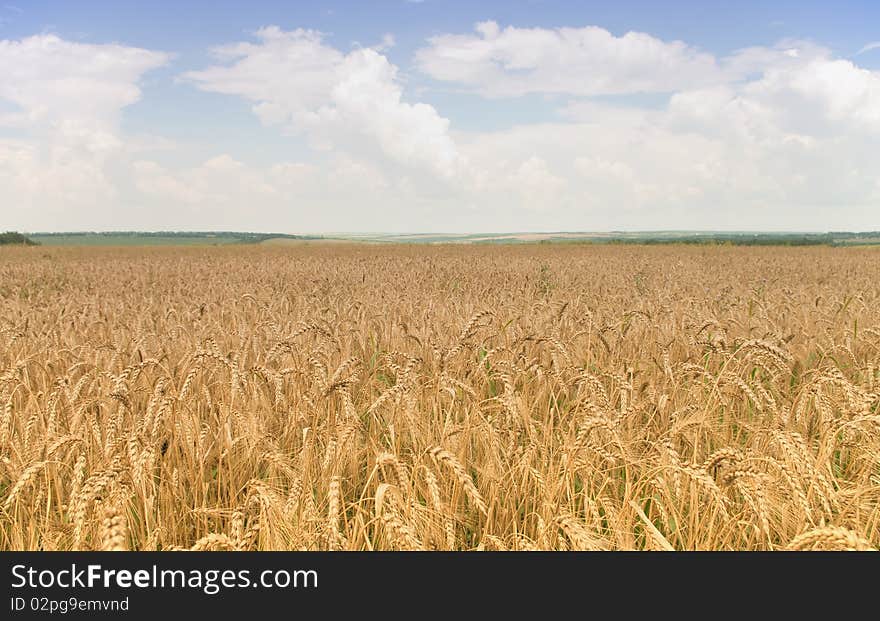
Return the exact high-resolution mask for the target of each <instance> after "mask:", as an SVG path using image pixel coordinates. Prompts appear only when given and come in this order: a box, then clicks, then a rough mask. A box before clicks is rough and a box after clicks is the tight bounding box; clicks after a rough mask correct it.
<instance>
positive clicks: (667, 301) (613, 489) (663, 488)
mask: <svg viewBox="0 0 880 621" xmlns="http://www.w3.org/2000/svg"><path fill="white" fill-rule="evenodd" d="M877 283H880V252H878V251H877V250H876V249H870V248H846V249H844V248H761V247H758V248H734V247H724V246H711V247H700V246H669V247H660V246H642V247H637V246H589V245H577V244H571V245H567V244H563V245H541V244H535V245H532V244H525V245H521V246H497V247H495V246H452V245H450V246H373V245H356V244H312V243H303V244H290V245H288V246H275V247H262V246H251V247H237V248H235V247H229V248H221V247H217V248H183V247H180V248H83V249H76V248H42V247H36V248H3V249H0V549H4V550H13V549H16V550H39V549H44V550H56V549H58V550H63V549H112V550H121V549H132V550H190V549H192V550H220V549H223V550H226V549H228V550H257V549H260V550H319V549H332V550H379V549H406V550H420V549H425V550H440V549H443V550H535V549H558V550H612V549H639V550H707V549H712V550H716V549H717V550H776V549H791V550H813V549H823V550H825V549H854V550H862V549H876V548H878V547H880V287H878V285H877Z"/></svg>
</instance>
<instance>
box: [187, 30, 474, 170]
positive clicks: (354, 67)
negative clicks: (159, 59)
mask: <svg viewBox="0 0 880 621" xmlns="http://www.w3.org/2000/svg"><path fill="white" fill-rule="evenodd" d="M256 34H257V38H258V39H259V42H258V43H247V42H244V43H236V44H233V45H228V46H223V47H221V48H218V49H217V50H216V54H217V57H218V59H219V60H221V61H223V62H224V64H218V65H215V66H212V67H209V68H207V69H204V70H202V71H191V72H188V73H186V74H185V75H184V78H185V79H187V80H190V81H192V82H193V83H194V84H196V85H197V86H198V87H199V88H201V89H203V90H206V91H213V92H218V93H226V94H231V95H238V96H241V97H243V98H245V99H248V100H250V101H252V102H254V105H253V110H254V113H255V114H257V116H259V118H260V120H261V121H262V122H263V123H265V124H266V125H278V126H281V127H282V128H284V129H285V130H287V131H289V132H293V133H300V132H304V133H306V134H307V135H308V137H309V138H310V139H311V141H312V144H313V145H314V146H317V147H320V148H325V149H330V148H338V149H341V150H343V151H346V150H350V151H356V152H362V153H368V154H372V151H375V152H376V153H378V154H379V155H381V156H383V157H385V158H388V159H389V160H391V161H392V162H394V163H395V164H396V165H398V166H404V167H416V168H421V169H423V170H427V171H429V172H430V173H432V174H433V175H436V176H439V177H441V178H447V179H448V178H451V177H453V176H454V175H455V174H456V173H457V172H458V170H459V168H460V166H461V162H460V159H459V154H458V152H457V150H456V148H455V144H454V143H453V141H452V139H451V138H450V137H449V132H448V129H449V121H448V120H447V119H445V118H443V117H441V116H440V115H439V114H438V113H437V111H436V110H435V109H434V108H433V107H431V106H429V105H427V104H423V103H415V104H411V103H407V102H405V101H403V89H402V86H401V83H400V79H399V76H398V70H397V67H395V66H394V65H393V64H391V63H390V62H389V61H388V59H387V58H386V57H385V56H384V55H382V54H381V53H380V51H379V49H382V48H383V46H384V47H387V46H389V45H391V44H392V43H393V39H390V38H388V37H386V38H385V39H384V41H383V45H382V46H380V47H379V48H378V49H372V48H362V49H355V50H353V51H351V52H349V53H347V54H346V53H343V52H340V51H339V50H337V49H335V48H333V47H331V46H329V45H327V44H325V43H324V41H323V36H322V35H321V33H318V32H315V31H311V30H301V29H299V30H294V31H292V32H285V31H282V30H280V29H279V28H277V27H275V26H271V27H268V28H263V29H262V30H260V31H258V32H257V33H256Z"/></svg>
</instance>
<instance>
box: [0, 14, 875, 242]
mask: <svg viewBox="0 0 880 621" xmlns="http://www.w3.org/2000/svg"><path fill="white" fill-rule="evenodd" d="M2 2H3V0H0V77H3V78H4V81H5V86H0V188H5V189H0V193H6V196H0V198H2V202H0V204H2V206H0V228H18V229H24V230H31V231H33V230H69V229H105V230H106V229H121V228H125V229H128V228H142V229H151V230H156V229H211V228H214V229H227V228H235V229H248V230H267V231H268V230H271V231H287V232H297V231H305V232H321V231H342V230H345V231H365V230H370V231H376V230H383V231H425V232H433V231H461V232H480V231H512V230H610V229H631V230H638V229H681V228H694V229H754V230H759V229H761V230H764V229H768V230H783V229H784V230H826V229H840V228H849V229H862V230H864V229H871V228H873V229H880V182H878V181H877V180H878V179H880V164H878V161H880V158H878V157H876V148H875V146H874V145H876V144H878V143H880V141H878V138H880V45H878V46H876V47H871V44H872V43H876V42H878V41H880V4H878V3H876V2H838V3H833V4H832V3H827V2H825V3H820V2H773V3H766V2H742V3H735V4H734V3H722V2H717V3H711V2H681V1H679V2H665V3H662V6H661V3H656V2H615V3H607V2H557V1H549V0H547V1H544V0H534V1H525V2H482V3H475V2H443V1H439V0H425V1H424V2H407V1H405V0H376V1H372V2H366V1H362V2H322V3H316V2H315V3H307V2H298V3H291V2H280V1H276V2H266V1H259V0H256V1H251V2H247V3H242V2H229V1H220V2H210V3H209V2H187V3H177V2H156V1H154V2H130V1H129V2H126V1H117V2H112V3H111V2H94V1H80V2H76V3H72V2H48V1H29V2H24V1H23V0H17V2H12V3H8V4H2ZM628 33H629V34H628ZM234 46H238V47H237V48H235V51H234V53H232V52H230V53H227V54H226V56H224V57H220V56H218V55H217V53H216V50H217V49H218V48H225V49H226V50H227V52H229V51H230V50H232V49H233V47H234ZM866 48H867V49H866Z"/></svg>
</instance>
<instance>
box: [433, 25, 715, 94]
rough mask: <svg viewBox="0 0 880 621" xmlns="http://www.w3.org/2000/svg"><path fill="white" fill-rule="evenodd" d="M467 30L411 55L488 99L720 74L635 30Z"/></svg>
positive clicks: (672, 85)
mask: <svg viewBox="0 0 880 621" xmlns="http://www.w3.org/2000/svg"><path fill="white" fill-rule="evenodd" d="M475 30H476V32H475V33H474V34H464V35H461V34H443V35H438V36H435V37H432V38H430V39H429V41H428V43H429V45H428V46H427V47H424V48H422V49H420V50H418V52H417V53H416V62H417V64H418V66H419V68H420V69H421V70H422V71H424V72H425V73H427V74H428V75H430V76H431V77H433V78H435V79H437V80H443V81H448V82H454V83H457V84H460V85H462V86H463V87H466V88H468V89H471V90H474V91H476V92H479V93H481V94H483V95H486V96H488V97H510V96H519V95H525V94H527V93H564V94H570V95H614V94H621V93H635V92H672V91H676V90H680V89H683V88H691V87H693V86H696V85H705V84H707V83H713V82H717V81H718V80H719V79H720V76H719V68H718V66H717V63H716V61H715V58H714V57H713V56H712V55H710V54H706V53H703V52H700V51H699V50H697V49H695V48H693V47H690V46H688V45H686V44H685V43H682V42H681V41H671V42H667V41H662V40H660V39H657V38H655V37H653V36H651V35H649V34H646V33H642V32H628V33H626V34H624V35H622V36H619V37H616V36H614V35H613V34H611V33H610V32H608V31H607V30H605V29H603V28H599V27H597V26H587V27H585V28H556V29H547V28H516V27H513V26H508V27H506V28H501V27H500V26H499V25H498V24H497V23H496V22H493V21H487V22H481V23H479V24H477V26H476V29H475Z"/></svg>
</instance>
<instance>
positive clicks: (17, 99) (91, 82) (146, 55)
mask: <svg viewBox="0 0 880 621" xmlns="http://www.w3.org/2000/svg"><path fill="white" fill-rule="evenodd" d="M167 61H168V55H167V54H163V53H160V52H153V51H149V50H144V49H140V48H134V47H126V46H123V45H115V44H105V45H94V44H85V43H75V42H70V41H65V40H64V39H61V38H59V37H57V36H55V35H37V36H33V37H28V38H26V39H21V40H18V41H10V40H4V41H0V75H2V76H3V79H2V80H0V98H2V99H5V100H7V101H9V102H11V103H13V104H16V105H17V106H19V107H20V109H21V111H22V113H23V115H24V116H25V118H26V119H27V120H28V121H29V122H32V123H37V122H50V123H51V122H58V121H70V120H76V121H78V122H81V123H96V122H100V123H112V122H114V121H115V120H116V117H117V114H118V112H119V111H120V110H121V109H122V108H124V107H125V106H128V105H130V104H133V103H134V102H136V101H138V99H140V95H141V91H140V89H139V88H138V85H137V83H138V81H139V80H140V77H141V76H142V75H143V74H144V73H145V72H146V71H149V70H150V69H154V68H156V67H158V66H160V65H163V64H165V63H166V62H167Z"/></svg>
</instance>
